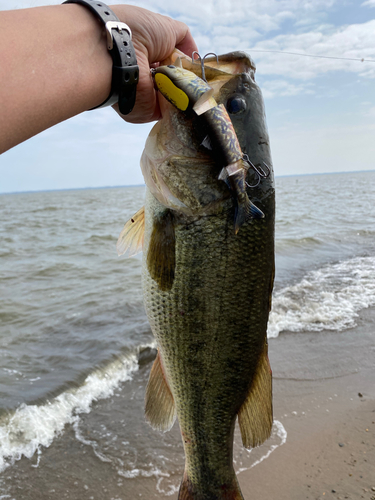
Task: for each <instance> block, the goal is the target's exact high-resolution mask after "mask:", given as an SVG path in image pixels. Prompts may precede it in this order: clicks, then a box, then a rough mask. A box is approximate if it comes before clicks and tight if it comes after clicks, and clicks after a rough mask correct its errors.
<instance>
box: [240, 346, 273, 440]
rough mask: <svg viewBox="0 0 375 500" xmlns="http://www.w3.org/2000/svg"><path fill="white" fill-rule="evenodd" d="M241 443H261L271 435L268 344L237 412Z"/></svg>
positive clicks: (270, 374) (270, 384)
mask: <svg viewBox="0 0 375 500" xmlns="http://www.w3.org/2000/svg"><path fill="white" fill-rule="evenodd" d="M238 423H239V426H240V431H241V437H242V443H243V445H244V447H245V448H255V447H256V446H259V445H261V444H262V443H263V442H264V441H265V440H266V439H268V438H269V437H270V435H271V430H272V424H273V416H272V371H271V367H270V362H269V359H268V344H267V342H266V343H265V346H264V350H263V352H262V354H261V357H260V359H259V362H258V367H257V370H256V373H255V376H254V379H253V382H252V385H251V387H250V390H249V393H248V395H247V398H246V400H245V402H244V403H243V404H242V406H241V408H240V411H239V412H238Z"/></svg>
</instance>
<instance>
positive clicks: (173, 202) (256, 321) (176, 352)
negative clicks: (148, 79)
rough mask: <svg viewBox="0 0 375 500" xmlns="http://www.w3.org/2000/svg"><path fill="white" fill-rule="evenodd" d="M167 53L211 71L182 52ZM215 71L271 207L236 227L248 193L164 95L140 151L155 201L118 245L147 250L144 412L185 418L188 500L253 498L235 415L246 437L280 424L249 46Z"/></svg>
mask: <svg viewBox="0 0 375 500" xmlns="http://www.w3.org/2000/svg"><path fill="white" fill-rule="evenodd" d="M168 64H169V65H175V66H181V67H183V68H184V69H187V70H188V71H190V72H193V73H195V74H196V75H197V76H200V73H199V71H200V69H199V65H197V64H195V63H194V61H192V60H191V59H190V58H188V57H187V56H184V55H182V54H177V55H172V56H171V58H169V60H168V61H166V63H165V65H166V66H168ZM205 73H206V78H207V83H208V85H209V86H210V87H211V89H212V90H213V92H211V91H210V92H211V95H209V96H206V97H208V100H209V99H211V98H214V99H215V101H216V103H217V104H218V105H222V106H223V107H225V109H226V110H227V112H228V115H229V117H230V120H231V122H232V124H233V127H234V130H235V134H236V137H237V138H238V141H239V144H240V148H241V151H242V152H243V153H244V154H246V155H248V157H249V158H251V161H252V162H253V164H255V165H256V164H261V163H262V162H264V163H266V164H267V166H269V175H268V176H267V177H264V178H262V179H260V182H259V183H258V184H257V185H256V187H254V188H249V187H247V186H246V185H245V186H246V187H245V188H244V189H246V194H247V195H248V197H251V199H252V200H253V201H254V203H256V206H257V207H259V210H261V211H262V213H263V214H264V217H262V218H252V217H250V218H246V220H244V221H243V222H242V223H241V227H240V230H239V231H237V232H236V231H233V221H234V220H235V217H236V210H237V201H236V199H235V197H233V195H232V194H233V193H232V192H231V188H230V187H228V185H227V184H226V183H225V182H223V181H222V180H220V179H219V176H220V173H221V171H222V169H223V163H222V162H220V161H217V160H216V158H214V157H213V156H212V153H211V152H210V151H208V150H207V148H206V147H205V146H204V145H203V144H202V138H204V137H205V135H206V133H207V126H206V125H204V124H203V125H202V120H200V117H199V115H197V114H196V113H189V112H187V113H186V112H184V111H183V110H181V109H179V107H178V106H176V104H175V103H171V102H169V101H168V100H167V99H165V97H164V96H163V95H160V96H159V102H160V108H161V113H162V118H161V120H159V122H157V124H156V125H155V126H154V127H153V129H152V130H151V132H150V134H149V137H148V138H147V141H146V145H145V149H144V152H143V154H142V158H141V168H142V172H143V175H144V178H145V182H146V186H147V189H146V201H145V206H144V207H142V208H141V209H140V210H139V211H138V212H137V214H135V215H134V216H133V217H132V218H131V219H130V220H129V221H128V222H127V223H126V224H125V226H124V229H123V231H122V232H121V234H120V237H119V240H118V243H117V250H118V253H119V254H121V253H125V254H127V255H129V256H130V255H134V254H135V253H136V252H138V251H139V250H143V271H142V282H143V295H144V305H145V309H146V313H147V316H148V320H149V323H150V326H151V329H152V332H153V334H154V336H155V339H156V343H157V356H156V359H155V361H154V363H153V366H152V368H151V373H150V378H149V382H148V385H147V388H146V395H145V416H146V419H147V421H148V422H149V423H150V424H151V426H152V427H153V428H154V429H156V430H159V431H164V432H165V431H168V430H169V429H171V428H172V426H173V424H174V422H175V420H176V418H177V419H178V423H179V426H180V432H181V438H182V442H183V446H184V452H185V469H184V473H183V477H182V480H181V485H180V489H179V495H178V498H179V500H229V499H230V500H239V499H242V500H243V498H244V497H243V495H242V492H241V489H240V486H239V483H238V480H237V477H236V474H235V471H234V466H233V436H234V429H235V425H236V421H237V420H238V424H239V428H240V432H241V438H242V442H243V445H244V447H246V448H251V447H255V446H258V445H260V444H261V443H263V442H264V441H265V440H266V439H267V438H268V437H269V436H270V433H271V430H272V424H273V416H272V371H271V368H270V363H269V359H268V342H267V322H268V315H269V311H270V308H271V295H272V289H273V281H274V272H275V271H274V270H275V258H274V225H275V187H274V174H273V168H272V160H271V152H270V146H269V136H268V132H267V125H266V120H265V111H264V103H263V98H262V94H261V91H260V89H259V87H258V85H257V83H256V82H255V64H254V62H253V61H252V59H251V58H250V56H249V55H248V54H246V53H244V52H232V53H230V54H225V55H222V56H218V59H217V60H216V57H215V58H214V59H212V60H211V59H206V60H205ZM160 94H161V93H160ZM186 109H187V108H186ZM251 175H253V174H252V172H251V171H250V170H248V171H247V173H246V178H247V180H248V181H249V182H248V184H249V185H255V184H254V183H252V182H251V178H250V177H251Z"/></svg>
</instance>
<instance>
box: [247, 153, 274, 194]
mask: <svg viewBox="0 0 375 500" xmlns="http://www.w3.org/2000/svg"><path fill="white" fill-rule="evenodd" d="M243 159H244V160H245V161H246V163H248V164H249V166H250V167H251V168H252V169H253V170H254V172H255V173H256V174H257V176H258V180H257V182H256V183H255V184H249V183H248V182H247V181H245V183H246V186H247V187H249V188H256V187H258V186H259V184H260V179H266V178H267V177H268V176H269V175H270V173H271V169H270V167H269V166H268V165H267V163H266V162H265V161H264V162H263V165H264V166H265V167H266V169H267V170H266V171H265V170H264V168H263V167H262V165H261V164H260V163H257V164H256V165H254V163H253V162H252V161H251V160H250V158H249V157H248V155H247V154H246V153H244V154H243Z"/></svg>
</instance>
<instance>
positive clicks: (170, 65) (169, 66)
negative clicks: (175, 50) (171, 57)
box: [167, 64, 176, 69]
mask: <svg viewBox="0 0 375 500" xmlns="http://www.w3.org/2000/svg"><path fill="white" fill-rule="evenodd" d="M167 67H168V68H172V69H174V68H175V67H176V66H173V64H168V66H167Z"/></svg>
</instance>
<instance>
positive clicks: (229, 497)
mask: <svg viewBox="0 0 375 500" xmlns="http://www.w3.org/2000/svg"><path fill="white" fill-rule="evenodd" d="M208 488H209V490H210V491H208ZM205 498H215V500H244V498H243V496H242V493H241V490H240V487H239V484H238V481H237V478H236V476H235V473H234V471H233V477H232V479H230V480H229V483H224V484H217V485H213V484H209V485H207V484H204V485H200V484H196V485H195V484H193V483H192V481H191V480H190V478H189V475H188V474H187V472H186V471H185V473H184V476H183V478H182V482H181V486H180V491H179V493H178V500H198V499H199V500H201V499H202V500H203V499H205Z"/></svg>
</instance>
